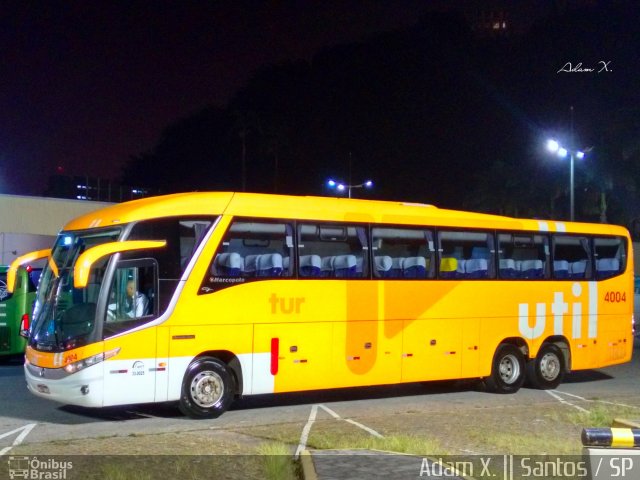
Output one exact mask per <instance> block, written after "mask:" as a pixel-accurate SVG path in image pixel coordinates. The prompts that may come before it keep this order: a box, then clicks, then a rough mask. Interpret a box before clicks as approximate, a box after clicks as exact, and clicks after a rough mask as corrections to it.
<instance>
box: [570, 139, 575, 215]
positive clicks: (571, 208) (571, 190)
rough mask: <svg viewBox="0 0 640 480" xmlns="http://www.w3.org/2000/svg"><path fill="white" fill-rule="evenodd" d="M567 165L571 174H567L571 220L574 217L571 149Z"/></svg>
mask: <svg viewBox="0 0 640 480" xmlns="http://www.w3.org/2000/svg"><path fill="white" fill-rule="evenodd" d="M569 165H570V167H569V168H570V170H571V174H570V175H569V210H570V220H571V221H572V222H573V220H574V218H575V210H574V201H575V199H574V193H573V151H571V154H570V157H569Z"/></svg>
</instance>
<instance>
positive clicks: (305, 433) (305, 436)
mask: <svg viewBox="0 0 640 480" xmlns="http://www.w3.org/2000/svg"><path fill="white" fill-rule="evenodd" d="M318 407H320V408H321V409H323V410H324V411H325V412H327V413H328V414H329V415H331V416H332V417H333V418H335V419H336V420H343V421H345V422H348V423H350V424H351V425H355V426H356V427H358V428H361V429H362V430H364V431H365V432H367V433H369V434H370V435H373V436H374V437H377V438H384V436H382V435H380V434H379V433H378V432H376V431H375V430H374V429H373V428H369V427H367V426H366V425H363V424H361V423H359V422H356V421H355V420H351V419H350V418H342V417H341V416H340V415H338V414H337V413H336V412H334V411H333V410H331V409H330V408H329V407H327V406H325V405H322V404H318V405H314V406H313V407H311V413H310V414H309V419H308V420H307V423H306V424H305V426H304V428H303V429H302V434H301V435H300V443H298V448H296V453H295V455H294V456H293V458H294V459H296V460H297V459H298V458H299V457H300V454H301V453H302V451H303V450H305V449H306V448H307V441H308V440H309V433H310V432H311V426H312V425H313V424H314V422H315V421H316V417H317V415H318Z"/></svg>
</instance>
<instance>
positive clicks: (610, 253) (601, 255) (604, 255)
mask: <svg viewBox="0 0 640 480" xmlns="http://www.w3.org/2000/svg"><path fill="white" fill-rule="evenodd" d="M593 246H594V249H595V256H596V278H597V279H598V280H602V279H605V278H610V277H613V276H615V275H618V274H620V273H622V272H624V271H625V270H626V264H627V251H626V242H625V239H624V238H622V237H609V238H606V237H603V238H595V239H594V240H593Z"/></svg>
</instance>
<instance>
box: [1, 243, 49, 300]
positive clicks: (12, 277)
mask: <svg viewBox="0 0 640 480" xmlns="http://www.w3.org/2000/svg"><path fill="white" fill-rule="evenodd" d="M49 255H51V249H46V250H36V251H35V252H29V253H27V254H26V255H22V256H21V257H18V258H16V259H15V260H14V261H13V262H11V266H10V267H9V270H8V271H7V290H8V291H9V292H10V293H13V289H14V288H15V286H16V273H17V272H18V267H19V266H20V265H24V264H25V263H29V262H33V261H35V260H39V259H41V258H47V257H48V256H49Z"/></svg>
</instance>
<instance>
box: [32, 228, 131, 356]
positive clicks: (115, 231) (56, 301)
mask: <svg viewBox="0 0 640 480" xmlns="http://www.w3.org/2000/svg"><path fill="white" fill-rule="evenodd" d="M121 233H122V228H108V229H92V230H91V231H86V232H63V233H61V234H60V236H59V237H58V239H57V241H56V243H55V245H54V247H53V252H52V256H51V257H52V261H53V262H54V263H55V266H56V267H57V270H58V272H57V273H58V275H57V276H56V273H55V272H54V270H53V269H52V268H51V266H50V265H47V266H46V267H45V269H44V271H43V272H42V276H41V279H40V285H39V288H38V294H37V298H36V304H35V307H34V312H33V319H34V321H33V324H32V331H31V334H30V336H29V344H30V345H31V346H32V347H34V348H36V349H37V350H40V351H49V352H54V351H55V352H60V351H65V350H70V349H73V348H77V347H80V346H82V345H86V344H88V343H91V342H94V341H97V340H99V336H100V332H99V331H98V330H99V329H98V328H97V324H96V321H95V313H96V304H97V300H98V295H99V292H100V285H101V283H102V279H103V277H104V273H105V269H106V265H107V261H108V258H105V259H103V260H100V261H98V262H96V263H95V264H94V265H93V267H92V269H91V273H90V276H89V283H88V285H87V287H86V288H74V286H73V269H74V266H75V263H76V260H77V259H78V257H79V256H80V255H81V254H82V253H83V252H84V251H85V250H87V249H89V248H91V247H94V246H96V245H99V244H102V243H107V242H113V241H116V240H118V238H119V237H120V235H121Z"/></svg>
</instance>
